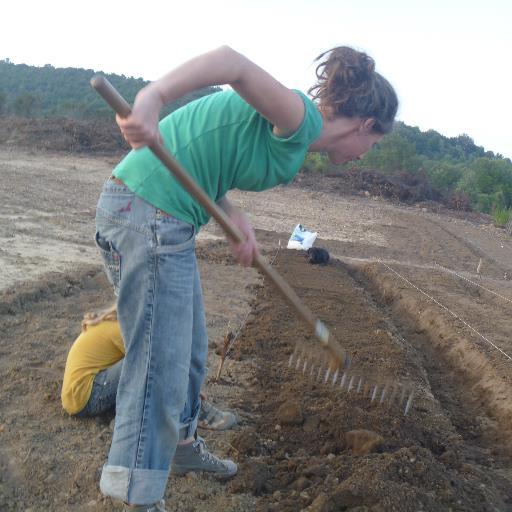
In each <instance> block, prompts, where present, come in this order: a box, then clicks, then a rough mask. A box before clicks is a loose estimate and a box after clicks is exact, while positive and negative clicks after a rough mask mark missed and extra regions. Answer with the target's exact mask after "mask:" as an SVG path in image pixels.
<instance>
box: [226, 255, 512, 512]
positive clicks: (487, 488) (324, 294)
mask: <svg viewBox="0 0 512 512" xmlns="http://www.w3.org/2000/svg"><path fill="white" fill-rule="evenodd" d="M276 265H277V269H278V271H279V272H280V273H282V274H283V275H284V277H285V278H287V279H288V281H289V282H290V283H291V284H292V285H293V286H294V288H295V290H296V291H297V292H298V294H299V295H300V296H301V297H302V298H303V300H304V301H305V302H306V303H307V304H308V305H309V306H310V307H311V309H312V310H313V312H314V313H315V314H316V315H317V316H318V317H319V318H321V319H322V320H323V321H325V323H326V324H327V325H328V326H330V328H331V333H333V334H334V335H335V336H336V338H337V339H338V340H340V342H341V343H342V345H343V347H344V348H345V349H347V350H348V351H349V352H350V353H351V354H352V355H353V357H354V361H355V362H354V364H355V365H356V366H357V369H358V372H359V374H361V375H364V376H366V377H371V378H373V379H377V380H381V381H389V379H398V380H399V381H401V382H408V383H413V384H414V385H415V386H416V388H417V395H416V398H415V400H414V402H413V406H412V408H411V411H410V412H409V414H408V415H407V416H404V415H403V408H399V407H398V406H396V405H393V406H385V405H382V406H379V405H377V406H376V405H374V404H372V403H371V402H370V401H369V400H368V399H367V398H365V397H363V396H362V394H361V393H359V394H358V393H357V392H356V391H355V389H353V390H352V391H350V392H349V393H347V392H346V391H345V390H343V389H341V388H340V387H339V386H329V385H326V384H324V383H323V382H322V383H319V382H317V381H315V380H314V379H310V378H307V377H305V376H303V375H302V373H301V372H300V371H299V372H296V371H295V370H294V369H289V368H288V366H287V361H288V358H289V354H290V353H291V352H292V351H293V350H294V346H295V343H297V342H299V343H301V344H309V346H311V347H313V348H312V352H313V353H314V352H315V351H316V350H317V349H316V346H315V343H316V341H315V340H314V339H313V338H311V337H310V336H309V335H308V334H307V333H305V332H304V330H303V326H302V325H301V324H300V322H298V320H297V319H296V318H295V316H294V315H293V314H292V312H291V311H290V310H289V309H288V308H287V306H285V305H284V304H283V303H282V300H281V299H280V298H279V297H278V296H277V295H276V292H274V291H273V289H271V288H270V287H267V286H264V287H262V288H260V289H259V290H258V291H257V296H256V298H255V300H254V304H253V309H252V314H251V316H250V317H249V320H248V322H247V324H246V328H245V330H244V332H243V339H242V340H241V343H240V346H241V347H242V349H241V358H242V359H246V358H254V373H255V378H254V380H253V385H252V386H251V388H250V389H249V390H248V391H247V393H246V394H245V396H244V401H243V403H244V407H245V408H246V410H247V411H251V412H252V414H253V417H254V422H255V425H253V426H252V427H250V428H245V429H244V430H242V431H241V432H240V433H239V434H238V435H237V436H236V437H235V439H234V440H233V446H234V447H235V448H236V450H237V453H238V457H239V460H240V461H241V463H242V471H241V472H240V475H239V476H238V477H237V478H236V479H235V480H234V481H233V482H232V484H231V488H232V490H233V491H234V492H236V491H251V492H253V493H255V494H257V495H258V496H260V498H259V501H258V503H259V505H258V510H261V511H264V510H265V511H267V510H268V511H270V510H279V511H292V510H303V509H305V510H309V511H334V510H354V511H356V510H358V511H361V510H372V511H381V510H382V511H384V510H386V511H387V510H403V511H410V510H424V511H432V512H434V511H436V512H437V511H439V510H467V511H475V510H479V511H487V510H488V511H491V510H500V511H502V510H504V511H505V510H512V491H511V490H510V489H511V483H512V464H511V462H512V460H511V457H510V428H511V427H510V425H511V422H510V397H511V396H512V395H511V393H510V381H509V380H508V379H506V378H505V377H504V376H503V375H502V374H500V370H501V368H500V367H499V365H498V367H495V365H494V363H493V359H492V357H489V354H488V353H487V352H486V350H484V348H485V347H481V346H479V345H476V344H475V342H474V340H473V339H471V338H472V337H471V335H470V333H468V332H466V331H464V329H462V328H461V325H459V323H458V322H457V321H455V320H454V319H453V318H450V317H449V316H446V315H444V314H443V312H442V311H440V310H439V308H438V306H437V305H435V304H429V303H428V301H425V298H424V297H423V296H422V295H421V294H419V293H418V292H417V291H416V290H414V289H409V288H408V287H407V286H405V285H404V283H403V282H401V281H400V280H398V281H397V280H396V277H395V276H394V275H393V274H392V273H390V272H388V271H387V270H386V269H385V268H384V267H383V266H381V265H380V264H370V265H368V264H367V265H363V266H358V267H356V266H351V267H349V266H347V265H346V264H343V263H342V262H340V261H336V260H334V261H331V263H330V264H329V265H328V266H325V267H322V266H312V265H308V264H307V263H306V261H305V259H304V257H303V256H302V255H301V254H298V253H296V252H294V251H283V252H282V253H280V255H279V257H278V259H277V262H276ZM440 279H443V277H442V276H441V278H440ZM444 279H445V278H444ZM445 281H446V279H445ZM462 327H463V326H462ZM491 356H492V355H491ZM307 373H308V372H306V375H307ZM501 373H503V372H501ZM362 429H364V430H365V431H370V432H361V431H360V430H362ZM354 431H356V432H354ZM358 431H359V432H358ZM357 439H359V441H360V442H359V443H358V442H357ZM368 440H369V441H368ZM365 441H368V442H367V443H366V445H365ZM361 446H362V447H363V448H361Z"/></svg>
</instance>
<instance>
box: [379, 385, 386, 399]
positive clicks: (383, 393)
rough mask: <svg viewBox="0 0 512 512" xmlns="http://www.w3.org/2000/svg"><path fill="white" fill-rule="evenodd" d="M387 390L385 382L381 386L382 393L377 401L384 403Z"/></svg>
mask: <svg viewBox="0 0 512 512" xmlns="http://www.w3.org/2000/svg"><path fill="white" fill-rule="evenodd" d="M387 390H388V385H387V384H386V385H385V386H384V387H383V388H382V395H381V396H380V400H379V403H380V404H382V403H384V398H385V397H386V391H387Z"/></svg>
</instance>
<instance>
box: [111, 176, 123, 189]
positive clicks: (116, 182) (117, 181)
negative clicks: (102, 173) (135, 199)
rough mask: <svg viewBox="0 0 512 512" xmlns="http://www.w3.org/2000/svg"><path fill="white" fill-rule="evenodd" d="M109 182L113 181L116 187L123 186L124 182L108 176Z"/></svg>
mask: <svg viewBox="0 0 512 512" xmlns="http://www.w3.org/2000/svg"><path fill="white" fill-rule="evenodd" d="M108 179H109V180H110V181H113V182H114V183H115V184H116V185H121V186H123V187H124V186H125V184H124V181H122V180H120V179H119V178H116V177H115V176H109V178H108Z"/></svg>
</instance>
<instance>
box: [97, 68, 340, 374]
mask: <svg viewBox="0 0 512 512" xmlns="http://www.w3.org/2000/svg"><path fill="white" fill-rule="evenodd" d="M91 85H92V87H93V88H94V89H95V90H96V91H97V92H98V93H99V94H100V95H101V96H102V97H103V99H104V100H105V101H106V102H107V103H108V104H109V105H110V106H111V107H112V108H113V109H114V110H115V111H116V112H117V114H118V115H119V116H120V117H122V118H124V117H128V116H129V115H130V113H131V107H130V105H129V104H128V103H127V102H126V100H125V99H124V98H123V97H122V96H121V95H120V94H119V92H118V91H117V90H116V89H115V88H114V87H113V86H112V84H111V83H110V82H109V81H108V80H107V79H106V78H105V77H103V76H100V75H96V76H94V77H93V78H92V79H91ZM149 148H150V149H151V151H153V153H154V154H155V155H156V156H157V157H158V158H159V159H160V160H161V161H162V163H163V164H164V165H165V166H166V167H167V169H168V170H169V171H170V172H171V173H172V174H173V175H174V176H175V178H176V179H177V180H178V181H179V182H180V183H181V185H182V186H183V188H185V190H187V192H188V193H189V194H190V195H191V196H192V197H194V198H195V199H196V200H197V201H199V203H200V204H201V205H202V206H203V207H204V209H205V210H206V211H207V212H208V213H209V214H210V215H211V216H212V217H213V218H214V219H215V220H216V221H217V222H218V223H219V224H220V226H221V227H222V229H223V230H224V232H225V233H226V235H227V236H228V237H229V238H231V239H232V240H234V241H235V242H239V243H240V242H243V241H244V240H245V238H244V236H243V235H242V233H241V232H240V230H239V229H238V228H237V227H236V226H235V224H233V222H232V221H231V219H230V218H229V217H228V216H227V215H226V213H225V212H224V210H222V208H220V207H219V206H217V204H215V202H214V201H212V200H211V199H210V197H209V196H208V195H207V194H206V193H205V192H204V191H203V189H202V188H201V187H199V186H198V185H197V183H196V182H195V181H194V180H193V179H192V178H191V177H190V175H189V174H188V173H187V172H186V171H185V169H183V167H182V166H181V165H180V164H179V163H178V162H177V160H176V159H175V158H174V157H173V156H172V155H171V154H170V153H169V151H167V150H166V149H165V147H164V146H163V145H162V144H161V143H160V142H158V141H157V142H155V143H153V144H151V145H150V146H149ZM254 265H255V266H256V267H258V268H259V269H260V270H261V271H262V272H263V274H265V275H266V276H267V277H268V278H269V279H270V280H271V281H272V282H273V283H274V285H275V286H276V288H277V289H278V290H279V291H280V292H281V294H282V295H283V297H284V298H285V299H286V300H287V302H288V303H289V304H290V305H291V306H292V308H293V309H295V311H296V312H297V313H298V315H299V316H300V317H301V318H302V319H303V320H304V321H305V322H306V323H307V324H308V325H309V326H310V327H311V329H312V330H313V331H314V332H315V334H316V336H317V338H318V339H319V340H320V341H321V343H322V345H323V346H324V347H325V348H327V349H328V350H329V351H330V352H331V356H332V357H333V358H334V359H335V362H336V363H337V364H338V365H343V364H344V363H345V353H344V351H343V350H342V349H341V347H340V346H339V345H338V344H337V343H336V342H334V340H332V339H331V340H329V330H328V329H327V327H326V326H325V325H324V324H323V323H322V322H321V321H320V320H318V319H316V318H315V317H314V316H313V313H312V312H311V311H310V309H309V308H308V307H307V306H306V305H305V304H304V303H303V302H302V301H301V300H300V298H299V297H298V295H297V294H296V293H295V292H294V291H293V289H292V288H291V287H290V286H289V285H288V283H287V282H286V281H285V280H284V279H283V278H282V277H281V276H280V275H279V274H278V273H277V272H276V270H275V269H274V268H273V267H271V266H270V265H268V264H267V262H266V261H265V259H264V258H263V256H261V255H260V254H257V255H256V257H255V258H254Z"/></svg>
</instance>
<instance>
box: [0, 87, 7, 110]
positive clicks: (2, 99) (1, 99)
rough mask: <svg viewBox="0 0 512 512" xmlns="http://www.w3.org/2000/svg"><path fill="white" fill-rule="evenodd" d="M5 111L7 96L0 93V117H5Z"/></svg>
mask: <svg viewBox="0 0 512 512" xmlns="http://www.w3.org/2000/svg"><path fill="white" fill-rule="evenodd" d="M6 111H7V96H6V94H5V93H4V92H3V91H0V116H3V115H5V113H6Z"/></svg>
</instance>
